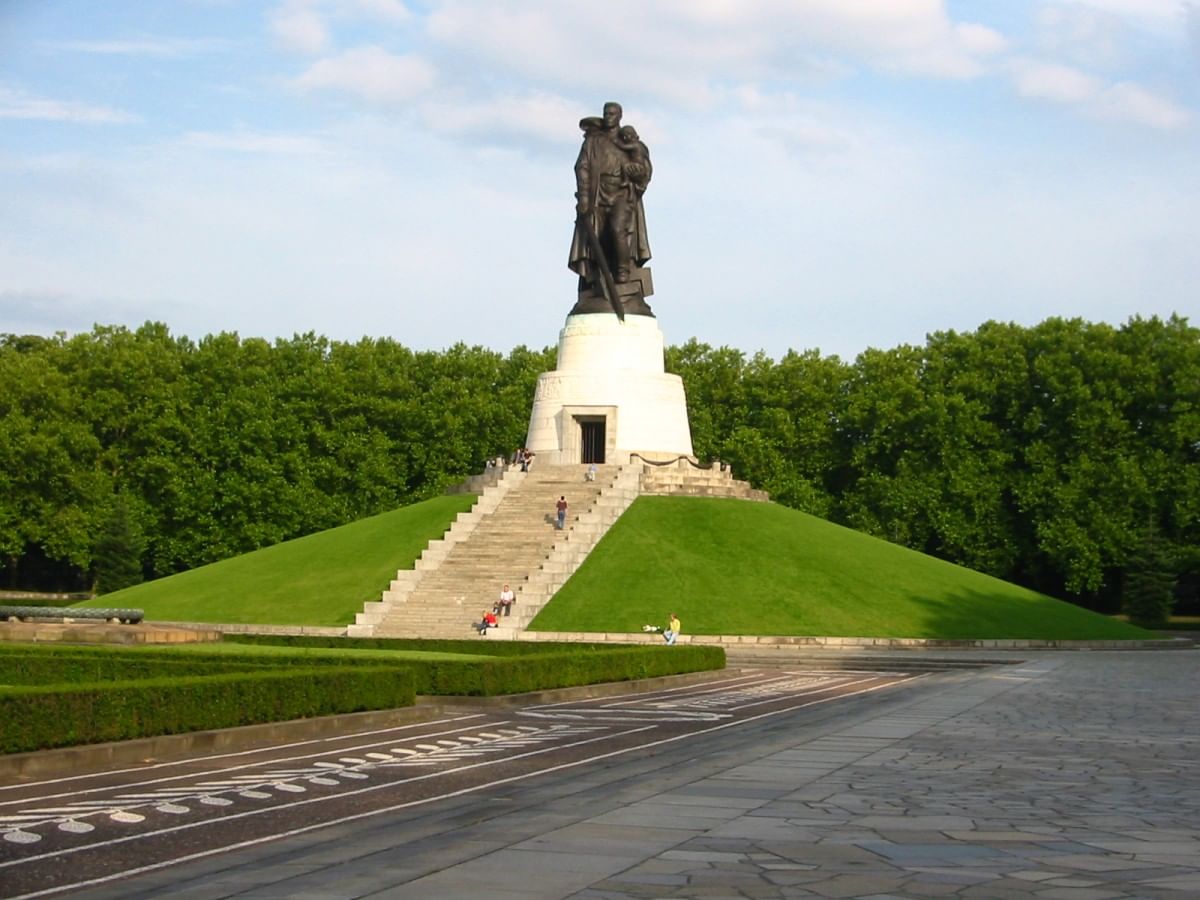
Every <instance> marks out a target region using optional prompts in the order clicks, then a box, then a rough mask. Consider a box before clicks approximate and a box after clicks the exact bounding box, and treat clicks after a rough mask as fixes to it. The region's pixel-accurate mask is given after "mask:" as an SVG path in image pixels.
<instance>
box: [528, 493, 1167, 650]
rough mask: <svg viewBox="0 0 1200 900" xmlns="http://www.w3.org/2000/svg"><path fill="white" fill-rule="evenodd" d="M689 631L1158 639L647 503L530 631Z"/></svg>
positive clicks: (862, 555) (990, 589) (1033, 596)
mask: <svg viewBox="0 0 1200 900" xmlns="http://www.w3.org/2000/svg"><path fill="white" fill-rule="evenodd" d="M671 612H675V613H677V614H678V615H679V616H680V618H681V619H682V621H683V627H684V631H685V633H692V634H747V635H754V634H760V635H824V636H842V637H904V638H941V639H985V638H1027V639H1044V640H1066V639H1071V640H1124V639H1135V638H1149V637H1154V635H1153V633H1151V632H1148V631H1144V630H1142V629H1139V628H1135V627H1133V626H1131V625H1128V624H1126V623H1123V622H1118V621H1114V620H1113V619H1111V618H1109V617H1107V616H1102V615H1098V614H1096V613H1092V612H1089V611H1087V610H1084V609H1082V608H1080V607H1077V606H1073V605H1071V604H1069V603H1065V602H1062V601H1059V600H1055V599H1053V598H1051V597H1047V596H1045V595H1043V594H1039V593H1037V592H1035V591H1030V590H1026V589H1025V588H1021V587H1018V586H1016V585H1013V584H1010V583H1008V582H1005V581H1001V580H999V579H996V578H992V577H990V576H988V575H983V574H981V573H979V572H974V571H972V570H970V569H966V568H963V567H961V566H956V565H953V564H951V563H948V562H944V561H942V560H938V559H934V558H933V557H930V556H926V555H924V554H921V553H917V552H915V551H912V550H908V549H906V548H904V547H900V546H898V545H895V544H891V543H888V542H887V541H882V540H879V539H877V538H873V537H870V536H868V535H865V534H862V533H860V532H857V531H853V530H850V529H847V528H842V527H840V526H837V525H833V524H831V523H829V522H826V521H824V520H822V519H818V518H815V517H813V516H809V515H806V514H804V513H801V512H797V511H795V510H792V509H788V508H786V507H782V506H779V505H776V504H764V503H747V502H735V501H729V500H715V499H704V498H684V497H642V498H639V499H638V500H636V501H635V502H634V504H633V506H631V507H630V509H629V510H628V511H627V512H626V513H625V514H624V515H623V516H622V517H621V518H620V519H619V520H618V521H617V523H616V524H615V525H614V526H613V528H612V529H611V530H610V532H609V533H608V534H607V535H606V536H605V537H604V538H603V540H602V541H601V542H600V544H599V545H598V546H597V547H596V549H595V550H594V551H593V552H592V553H591V555H590V556H589V557H588V559H587V560H586V562H585V563H584V564H583V566H582V567H581V568H580V569H579V571H577V572H576V573H575V575H574V576H572V578H571V579H570V580H569V581H568V582H567V584H566V585H565V586H564V587H563V588H562V590H560V591H559V592H558V594H557V595H556V596H555V598H554V601H553V602H552V603H550V604H549V605H547V606H546V608H545V609H543V610H542V612H541V613H540V614H539V615H538V617H537V618H536V619H535V620H534V622H533V623H532V626H531V627H532V628H533V629H536V630H545V631H584V632H586V631H618V632H620V631H627V632H636V631H640V630H641V628H642V626H643V625H646V624H654V625H664V624H665V623H666V619H667V616H668V614H669V613H671Z"/></svg>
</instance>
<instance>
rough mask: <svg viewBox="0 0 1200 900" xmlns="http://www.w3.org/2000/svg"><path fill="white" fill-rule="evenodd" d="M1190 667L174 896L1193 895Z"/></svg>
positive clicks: (855, 726)
mask: <svg viewBox="0 0 1200 900" xmlns="http://www.w3.org/2000/svg"><path fill="white" fill-rule="evenodd" d="M1198 675H1200V652H1196V651H1187V652H1178V653H1117V652H1091V653H1079V652H1070V653H1043V654H1031V655H1030V657H1029V659H1028V661H1027V662H1026V663H1024V664H1022V665H1020V666H1013V667H1006V668H1005V669H1003V670H977V671H971V672H964V673H957V674H955V675H954V676H952V677H947V678H942V676H938V678H939V679H942V680H939V681H936V682H931V683H930V687H928V688H927V689H925V690H919V691H913V692H911V693H909V694H901V693H897V694H895V695H892V696H890V697H888V698H885V699H881V700H879V701H878V702H877V703H876V705H874V706H870V707H867V708H860V710H859V711H858V712H856V713H853V714H844V715H839V714H837V713H831V715H830V718H829V719H828V720H827V721H825V722H823V723H821V724H820V726H819V727H818V726H817V725H815V724H810V725H806V726H803V727H794V728H793V727H791V726H783V725H781V726H779V727H777V728H774V729H773V730H772V729H768V728H764V730H762V731H760V732H756V733H755V734H757V735H758V737H757V740H759V741H760V742H761V743H760V744H758V745H755V744H753V743H751V744H750V745H749V746H748V745H747V741H753V740H754V738H753V737H746V736H743V737H742V738H741V739H740V740H741V743H739V744H737V745H736V746H735V745H733V744H730V745H728V747H727V746H726V745H720V746H718V747H717V748H716V750H715V751H714V752H715V753H716V756H715V758H714V757H713V756H712V755H709V756H706V755H704V754H703V753H699V752H697V753H696V754H694V755H692V756H690V757H689V756H688V755H687V753H688V751H687V750H686V749H683V748H681V750H680V753H679V755H678V756H676V757H672V760H671V762H670V763H669V764H666V763H663V762H662V761H659V760H657V759H656V758H655V757H645V758H641V759H636V760H629V761H627V762H625V763H622V764H620V765H619V766H618V767H617V774H616V776H615V780H614V775H613V773H612V772H611V771H608V770H605V769H601V768H592V769H580V770H579V771H578V772H577V773H576V774H575V775H574V776H573V780H572V782H571V786H570V791H569V792H567V793H564V792H563V790H562V787H561V785H555V784H554V783H552V782H548V783H547V784H545V785H538V786H531V787H530V788H528V789H527V790H529V791H531V792H532V796H531V797H530V798H528V801H527V804H526V808H525V809H523V810H518V811H513V812H511V813H507V814H505V816H503V817H499V818H496V817H492V818H487V817H482V818H481V819H480V821H478V822H477V823H475V822H473V821H472V820H471V818H470V816H469V812H470V805H469V803H467V802H464V804H463V805H462V806H461V807H460V810H459V814H460V816H461V817H462V825H461V828H460V829H459V830H458V831H456V832H454V833H453V834H447V833H445V832H444V831H438V832H436V833H435V832H434V831H433V830H432V827H433V825H432V823H427V824H426V825H425V826H423V827H426V828H430V829H431V830H430V831H429V835H430V836H429V837H428V838H427V839H421V838H420V837H419V836H418V837H413V836H412V835H411V834H408V833H407V832H406V830H405V829H406V828H409V829H412V828H418V825H417V824H412V825H405V824H403V823H400V824H388V823H379V824H378V825H376V826H373V829H372V830H371V831H370V832H369V833H368V834H366V835H363V834H355V833H353V832H352V831H347V833H346V837H345V841H346V842H347V843H342V844H339V845H336V846H337V847H340V848H341V849H342V851H343V852H344V853H347V854H349V853H350V850H352V849H354V848H357V849H359V850H361V849H363V848H364V847H365V848H369V849H370V850H371V852H370V853H364V854H363V855H361V856H359V857H357V858H353V859H347V860H345V861H343V863H342V864H341V865H338V864H337V863H336V862H335V860H336V853H331V852H329V851H330V850H333V849H335V846H334V845H332V844H330V843H329V841H328V840H327V839H321V838H319V837H318V836H316V835H312V836H309V840H310V841H312V842H313V852H312V853H310V854H306V855H304V856H301V855H300V853H299V852H296V853H294V854H293V855H292V856H291V857H289V858H287V859H283V860H282V862H283V863H294V864H297V868H296V869H295V870H294V873H295V874H294V877H291V878H288V879H287V880H284V881H278V882H276V883H272V884H265V883H264V882H263V881H262V880H260V878H256V877H255V876H262V875H263V874H264V873H263V871H261V870H255V868H254V867H253V865H252V863H249V862H246V863H244V864H243V872H244V879H243V880H240V881H238V880H237V879H235V881H234V882H233V883H232V887H228V885H230V884H231V882H230V881H229V873H228V872H223V873H222V872H214V878H215V879H216V880H217V882H219V883H221V884H224V885H226V886H227V887H226V888H225V892H224V893H222V892H220V891H219V890H218V891H212V892H206V891H205V890H203V889H202V887H212V884H213V883H211V882H210V884H209V885H206V886H194V885H189V886H188V888H187V890H186V891H185V892H184V893H180V894H175V893H172V896H189V897H195V898H197V900H200V898H208V897H218V896H219V897H229V896H234V895H235V894H236V896H238V897H240V898H245V900H265V898H273V897H288V898H292V900H296V898H302V897H321V898H323V900H327V898H331V897H343V896H346V897H350V896H353V897H368V896H369V897H372V898H391V900H401V898H422V900H424V898H430V897H434V898H457V897H463V898H466V897H470V898H472V900H476V898H479V897H488V898H498V900H506V898H562V897H573V898H580V900H651V898H666V897H673V898H674V897H681V898H792V897H816V898H843V897H847V898H849V897H853V898H868V900H885V898H895V900H904V898H923V897H952V898H963V900H975V898H979V900H1005V898H1014V900H1015V898H1037V900H1109V898H1151V900H1153V898H1163V900H1166V898H1176V900H1177V898H1184V897H1193V896H1200V704H1197V702H1196V687H1197V685H1198V684H1200V678H1198V677H1197V676H1198ZM906 698H907V699H906ZM730 734H731V735H735V734H736V732H731V733H730ZM709 749H712V748H711V747H710V748H709ZM471 802H474V801H471ZM389 835H390V836H391V843H390V846H389ZM322 840H325V844H324V845H322V844H321V843H320V842H321V841H322ZM263 852H264V853H266V851H263ZM274 853H275V854H276V855H275V857H273V858H275V859H276V860H277V861H279V860H280V858H281V857H280V854H279V851H274ZM271 858H272V857H271V856H270V855H269V854H268V855H266V856H264V867H265V866H266V865H268V864H269V861H270V859H271ZM317 859H327V860H328V864H327V865H326V866H324V867H323V868H322V869H321V870H320V871H318V872H311V871H308V870H306V869H304V868H303V866H302V864H303V863H312V862H314V861H315V860H317ZM161 883H162V884H163V885H166V884H168V881H167V879H166V877H165V876H164V880H163V881H162V882H161ZM193 888H194V890H193ZM164 889H167V888H164ZM104 896H106V897H114V896H117V895H116V894H112V893H109V894H107V895H104ZM138 896H153V894H145V895H138Z"/></svg>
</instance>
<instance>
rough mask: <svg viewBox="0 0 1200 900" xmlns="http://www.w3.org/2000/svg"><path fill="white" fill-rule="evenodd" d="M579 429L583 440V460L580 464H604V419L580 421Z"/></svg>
mask: <svg viewBox="0 0 1200 900" xmlns="http://www.w3.org/2000/svg"><path fill="white" fill-rule="evenodd" d="M579 428H580V430H581V431H582V438H583V458H582V459H581V460H580V462H585V463H596V464H597V465H601V464H603V463H604V440H605V428H604V419H580V420H579Z"/></svg>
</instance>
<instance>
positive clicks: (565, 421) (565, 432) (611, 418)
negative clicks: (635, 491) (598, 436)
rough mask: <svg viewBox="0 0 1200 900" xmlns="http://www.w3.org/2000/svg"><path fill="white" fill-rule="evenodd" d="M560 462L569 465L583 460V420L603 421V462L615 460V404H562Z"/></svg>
mask: <svg viewBox="0 0 1200 900" xmlns="http://www.w3.org/2000/svg"><path fill="white" fill-rule="evenodd" d="M559 415H560V416H561V419H560V426H559V427H560V429H561V430H560V438H559V441H560V442H559V446H560V447H562V462H563V463H565V464H567V465H571V464H573V463H582V462H584V458H583V425H584V423H585V422H603V423H604V460H603V461H604V462H605V463H612V462H614V461H615V456H616V450H617V408H616V407H615V406H564V407H563V408H562V412H561V413H560V414H559Z"/></svg>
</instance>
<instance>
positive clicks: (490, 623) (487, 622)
mask: <svg viewBox="0 0 1200 900" xmlns="http://www.w3.org/2000/svg"><path fill="white" fill-rule="evenodd" d="M498 624H499V622H497V620H496V614H495V613H494V612H492V611H491V610H490V609H485V610H484V611H483V616H482V617H481V618H480V620H479V621H478V622H472V623H471V627H472V628H474V629H475V630H476V631H478V632H479V633H480V634H487V630H488V629H489V628H495V627H496V626H497V625H498Z"/></svg>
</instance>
